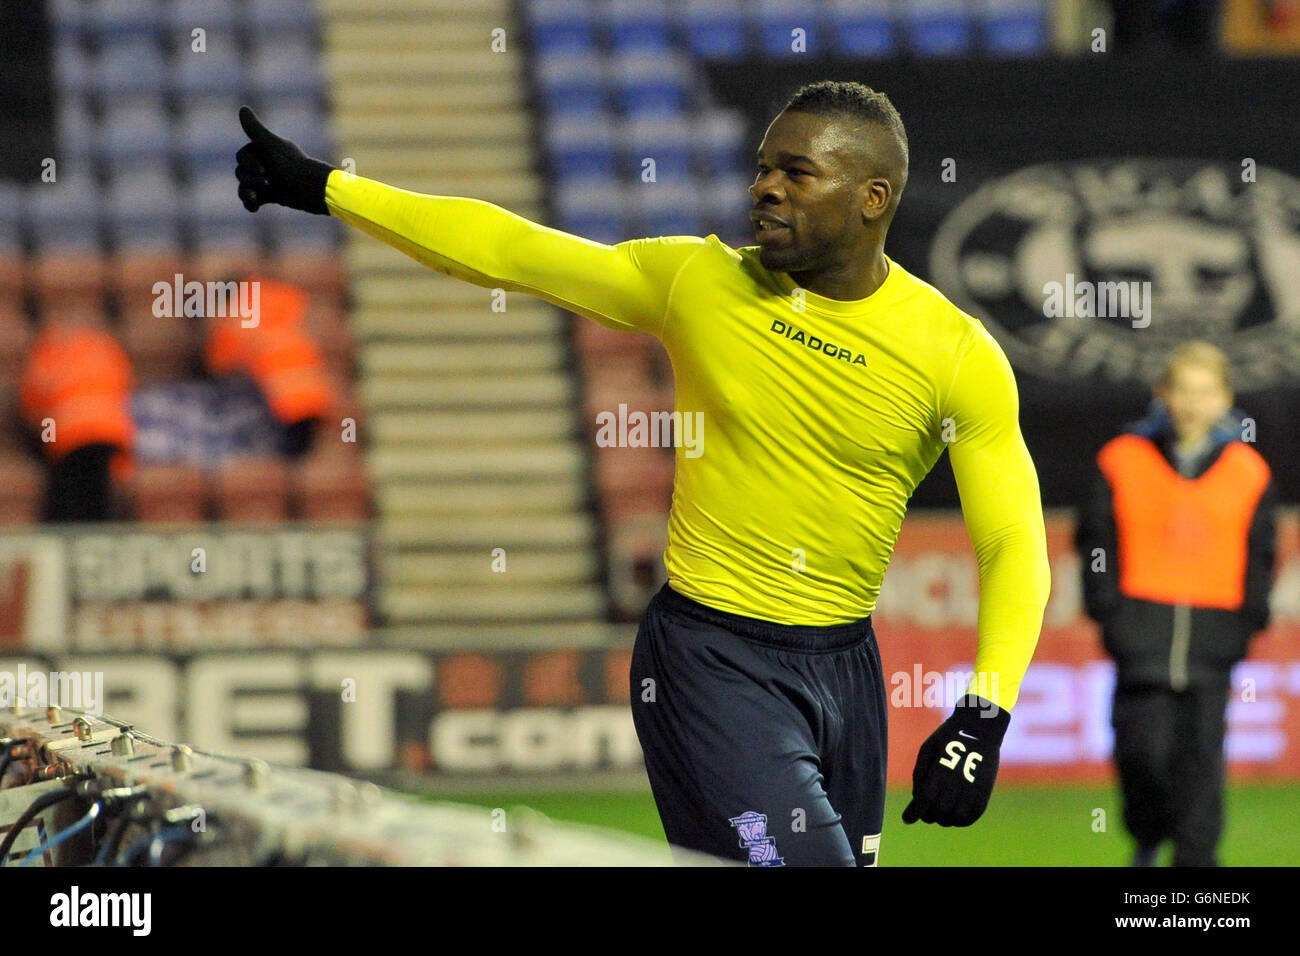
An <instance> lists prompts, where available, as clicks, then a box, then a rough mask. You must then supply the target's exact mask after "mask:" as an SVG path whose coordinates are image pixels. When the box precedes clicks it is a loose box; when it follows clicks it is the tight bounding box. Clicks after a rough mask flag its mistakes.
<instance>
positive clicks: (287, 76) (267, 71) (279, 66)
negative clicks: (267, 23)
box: [246, 37, 324, 152]
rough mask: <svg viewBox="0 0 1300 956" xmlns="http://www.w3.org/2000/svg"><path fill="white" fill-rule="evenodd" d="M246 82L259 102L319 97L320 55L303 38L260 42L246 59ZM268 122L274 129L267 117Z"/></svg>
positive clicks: (320, 83)
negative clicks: (283, 98)
mask: <svg viewBox="0 0 1300 956" xmlns="http://www.w3.org/2000/svg"><path fill="white" fill-rule="evenodd" d="M246 81H247V84H248V91H249V93H250V94H251V95H252V96H254V97H255V98H256V99H257V100H258V101H259V102H261V103H269V102H270V101H273V100H276V99H279V98H282V97H295V98H302V97H306V96H319V95H320V92H321V89H322V88H323V85H324V82H323V79H322V76H321V68H320V58H319V56H317V53H316V49H315V46H314V45H313V44H312V42H311V40H310V39H308V38H305V37H302V38H294V39H293V40H286V39H285V38H283V37H279V38H277V39H276V40H274V41H270V42H265V43H262V44H261V45H259V46H258V47H257V48H256V49H255V50H254V51H253V53H252V55H251V57H250V58H249V60H248V64H247V73H246ZM258 115H259V116H260V115H262V114H260V113H259V114H258ZM267 125H268V127H269V128H272V129H275V127H273V126H271V124H270V120H267ZM286 138H289V139H293V137H291V136H290V137H286ZM304 148H306V147H304ZM309 152H310V150H309Z"/></svg>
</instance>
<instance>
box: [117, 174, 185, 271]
mask: <svg viewBox="0 0 1300 956" xmlns="http://www.w3.org/2000/svg"><path fill="white" fill-rule="evenodd" d="M180 206H181V202H180V190H178V189H177V188H176V184H175V182H174V181H173V180H172V178H171V177H170V176H168V175H167V174H166V171H165V170H160V169H158V168H157V167H153V168H149V167H143V168H141V169H137V170H135V171H134V172H132V173H131V174H129V175H126V176H123V177H122V178H120V179H115V180H113V181H111V182H110V184H109V187H108V189H107V202H106V208H105V219H106V221H107V232H108V235H109V237H110V239H111V240H112V244H113V248H114V249H115V250H117V251H119V252H135V251H143V250H158V251H162V250H172V249H176V248H179V243H180V222H179V210H180Z"/></svg>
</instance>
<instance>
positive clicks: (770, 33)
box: [751, 0, 827, 60]
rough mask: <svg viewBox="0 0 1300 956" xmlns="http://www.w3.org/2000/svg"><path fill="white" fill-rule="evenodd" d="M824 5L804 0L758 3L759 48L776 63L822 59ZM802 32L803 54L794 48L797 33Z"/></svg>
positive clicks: (753, 7) (824, 46)
mask: <svg viewBox="0 0 1300 956" xmlns="http://www.w3.org/2000/svg"><path fill="white" fill-rule="evenodd" d="M821 7H822V5H821V4H810V3H805V2H802V0H758V2H757V4H756V5H754V6H752V8H751V9H752V10H753V12H754V14H756V19H757V27H758V36H759V44H760V48H761V50H762V52H763V55H764V56H767V57H770V58H772V59H774V60H779V59H785V58H789V57H796V56H800V57H801V56H806V55H811V56H821V55H824V54H825V53H826V52H827V44H826V33H825V30H824V28H823V26H822V23H821V18H820V13H821ZM796 30H802V31H803V33H802V50H797V49H796V48H795V31H796Z"/></svg>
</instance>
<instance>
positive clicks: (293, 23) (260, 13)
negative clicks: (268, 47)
mask: <svg viewBox="0 0 1300 956" xmlns="http://www.w3.org/2000/svg"><path fill="white" fill-rule="evenodd" d="M209 2H210V0H209ZM243 24H244V29H245V30H247V31H248V32H250V33H252V32H257V33H259V34H264V35H265V34H276V33H279V34H282V35H285V36H296V37H303V38H307V39H312V38H314V37H315V36H316V33H317V31H318V30H319V28H320V23H319V20H318V18H317V15H316V4H315V3H313V2H310V0H244V4H243Z"/></svg>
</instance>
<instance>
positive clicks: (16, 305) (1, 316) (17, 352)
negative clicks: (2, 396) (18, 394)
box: [0, 292, 32, 430]
mask: <svg viewBox="0 0 1300 956" xmlns="http://www.w3.org/2000/svg"><path fill="white" fill-rule="evenodd" d="M31 340H32V329H31V327H30V326H29V325H28V324H27V317H26V316H25V315H24V314H23V312H22V309H21V302H20V301H19V300H17V299H16V298H14V297H11V296H9V295H8V294H7V293H5V292H0V389H5V390H8V389H11V388H12V387H13V386H14V385H15V383H17V381H18V377H19V375H21V374H22V363H23V358H24V356H26V354H27V347H28V345H30V344H31ZM6 427H7V426H6V424H5V423H4V422H0V430H3V429H4V428H6Z"/></svg>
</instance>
